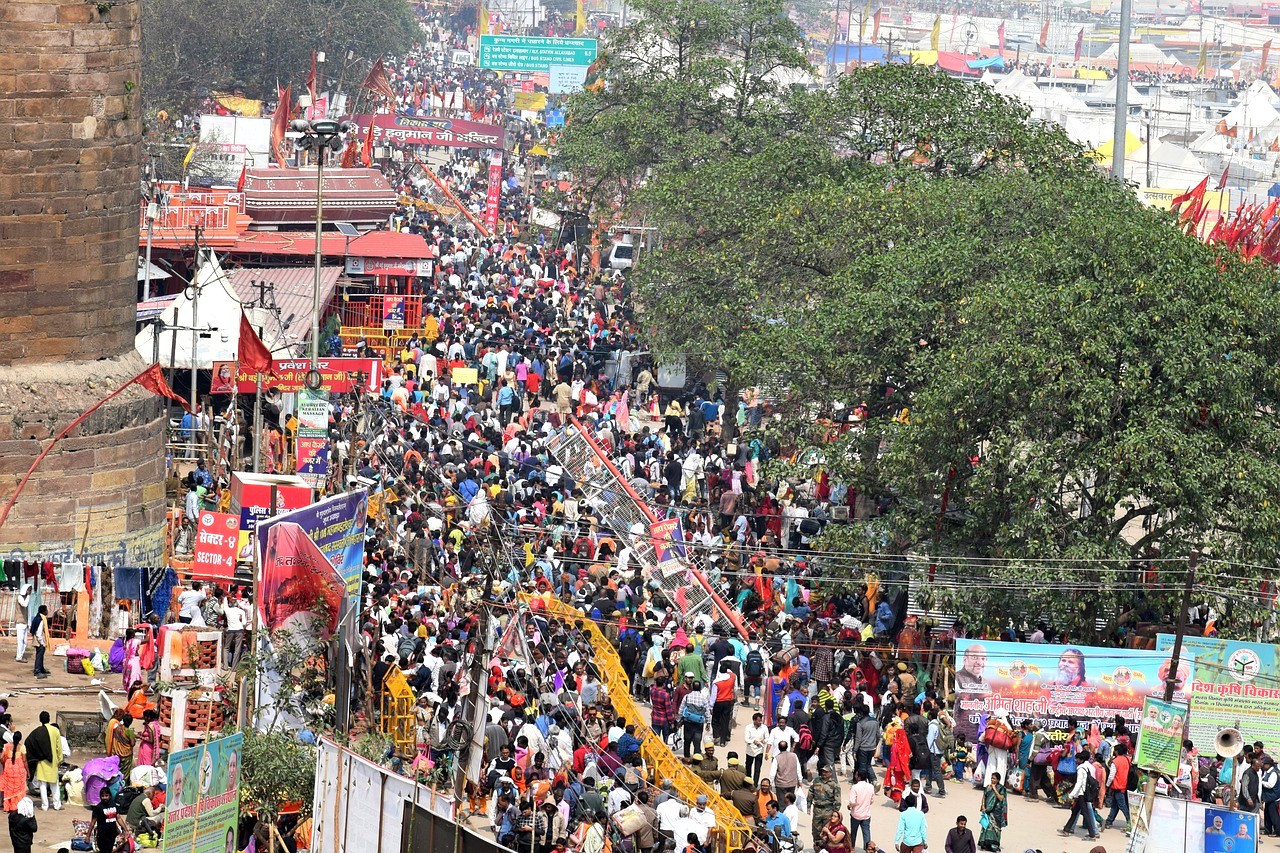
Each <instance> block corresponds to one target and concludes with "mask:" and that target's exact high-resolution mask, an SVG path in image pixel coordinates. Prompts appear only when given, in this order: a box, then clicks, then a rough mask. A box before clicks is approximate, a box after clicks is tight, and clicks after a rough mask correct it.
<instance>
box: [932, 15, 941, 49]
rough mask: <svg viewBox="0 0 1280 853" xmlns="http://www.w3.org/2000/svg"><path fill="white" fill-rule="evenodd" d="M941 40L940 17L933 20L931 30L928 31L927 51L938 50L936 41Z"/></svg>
mask: <svg viewBox="0 0 1280 853" xmlns="http://www.w3.org/2000/svg"><path fill="white" fill-rule="evenodd" d="M941 38H942V16H941V15H938V16H937V17H935V18H934V19H933V29H932V30H930V31H929V50H937V49H938V41H939V40H940V39H941Z"/></svg>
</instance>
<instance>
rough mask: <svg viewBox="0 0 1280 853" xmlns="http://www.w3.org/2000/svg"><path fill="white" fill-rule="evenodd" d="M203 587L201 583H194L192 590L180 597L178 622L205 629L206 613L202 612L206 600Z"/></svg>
mask: <svg viewBox="0 0 1280 853" xmlns="http://www.w3.org/2000/svg"><path fill="white" fill-rule="evenodd" d="M202 586H203V585H202V584H201V583H200V581H193V582H192V584H191V589H189V590H187V591H186V592H184V593H182V595H180V596H178V621H179V622H181V623H182V624H184V625H195V626H197V627H199V628H203V627H205V623H204V613H202V612H201V610H200V608H201V607H203V606H204V600H205V598H206V596H205V594H204V589H202Z"/></svg>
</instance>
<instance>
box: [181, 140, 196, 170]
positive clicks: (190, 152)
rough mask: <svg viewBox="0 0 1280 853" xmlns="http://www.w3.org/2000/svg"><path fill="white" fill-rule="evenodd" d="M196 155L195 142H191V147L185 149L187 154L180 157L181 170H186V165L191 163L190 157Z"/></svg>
mask: <svg viewBox="0 0 1280 853" xmlns="http://www.w3.org/2000/svg"><path fill="white" fill-rule="evenodd" d="M195 156H196V144H195V143H194V142H193V143H191V147H190V148H188V149H187V156H186V157H183V158H182V171H184V172H185V171H187V167H188V166H190V165H191V158H192V157H195Z"/></svg>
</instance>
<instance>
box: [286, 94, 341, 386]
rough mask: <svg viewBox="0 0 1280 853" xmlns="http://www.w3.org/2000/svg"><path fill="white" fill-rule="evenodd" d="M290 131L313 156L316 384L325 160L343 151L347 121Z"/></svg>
mask: <svg viewBox="0 0 1280 853" xmlns="http://www.w3.org/2000/svg"><path fill="white" fill-rule="evenodd" d="M293 129H294V130H295V131H297V132H298V133H299V134H301V138H300V139H299V140H298V147H299V148H301V149H302V150H304V151H314V152H315V155H316V263H315V281H314V282H313V284H312V290H311V375H310V377H309V378H310V379H311V380H312V381H315V380H316V379H318V378H319V375H320V374H319V371H320V260H321V254H322V253H321V246H320V233H321V231H322V230H323V229H324V159H325V155H326V153H327V152H328V151H329V150H332V151H341V150H342V134H344V133H346V132H347V130H348V129H349V125H348V124H347V122H345V121H344V122H337V121H334V120H332V119H316V120H314V121H308V120H307V119H302V118H300V119H297V120H295V121H294V122H293Z"/></svg>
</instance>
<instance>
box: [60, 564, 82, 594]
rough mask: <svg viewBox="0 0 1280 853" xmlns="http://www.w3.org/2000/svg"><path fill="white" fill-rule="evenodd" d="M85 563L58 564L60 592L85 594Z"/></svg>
mask: <svg viewBox="0 0 1280 853" xmlns="http://www.w3.org/2000/svg"><path fill="white" fill-rule="evenodd" d="M84 591H85V589H84V563H81V562H80V561H78V560H77V561H75V562H68V563H59V564H58V592H84Z"/></svg>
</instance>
